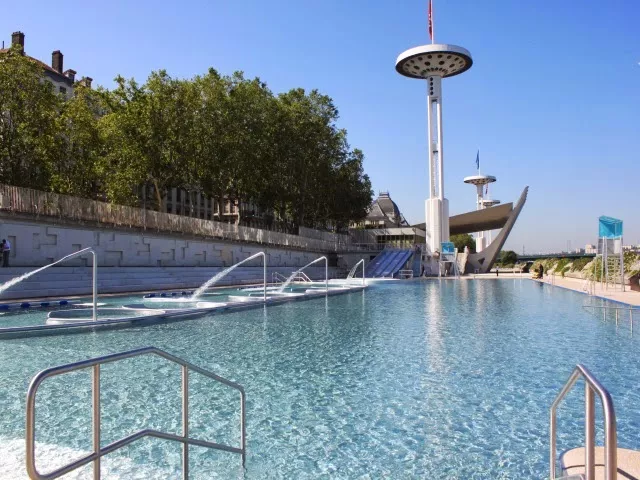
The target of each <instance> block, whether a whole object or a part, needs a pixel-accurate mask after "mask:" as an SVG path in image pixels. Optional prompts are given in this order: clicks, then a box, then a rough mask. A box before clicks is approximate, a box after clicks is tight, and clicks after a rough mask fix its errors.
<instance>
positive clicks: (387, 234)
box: [350, 192, 425, 247]
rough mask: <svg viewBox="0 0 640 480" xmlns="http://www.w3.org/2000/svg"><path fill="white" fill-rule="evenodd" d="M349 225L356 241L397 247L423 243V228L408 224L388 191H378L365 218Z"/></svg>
mask: <svg viewBox="0 0 640 480" xmlns="http://www.w3.org/2000/svg"><path fill="white" fill-rule="evenodd" d="M351 227H352V228H351V230H350V232H351V235H352V236H353V237H355V238H356V240H357V242H358V243H376V244H378V245H383V244H384V245H389V246H397V247H411V246H413V245H415V244H423V243H425V232H424V229H421V228H416V227H412V226H410V225H409V223H408V222H407V221H406V220H405V218H404V216H403V215H402V213H401V212H400V209H399V208H398V205H397V204H396V202H394V201H393V200H392V199H391V196H390V195H389V192H380V193H379V194H378V198H376V199H375V200H374V201H373V203H372V204H371V206H370V207H369V211H368V212H367V216H366V218H365V219H364V220H363V221H361V222H358V223H355V224H353V225H352V226H351Z"/></svg>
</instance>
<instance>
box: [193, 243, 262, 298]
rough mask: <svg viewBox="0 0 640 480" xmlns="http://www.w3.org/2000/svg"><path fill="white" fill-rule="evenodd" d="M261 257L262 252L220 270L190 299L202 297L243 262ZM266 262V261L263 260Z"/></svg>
mask: <svg viewBox="0 0 640 480" xmlns="http://www.w3.org/2000/svg"><path fill="white" fill-rule="evenodd" d="M261 255H264V252H258V253H255V254H253V255H251V256H250V257H247V258H245V259H244V260H242V261H240V262H238V263H236V264H235V265H231V266H230V267H227V268H225V269H224V270H222V271H221V272H219V273H216V274H215V275H214V276H213V277H211V278H210V279H209V280H207V281H206V282H204V283H203V284H202V285H201V286H200V288H198V289H197V290H196V291H195V292H193V295H191V298H193V299H196V298H198V297H199V296H200V295H202V294H203V293H204V292H205V291H206V290H207V289H208V288H210V287H212V286H213V285H215V284H216V282H218V281H219V280H220V279H221V278H222V277H224V276H225V275H227V274H228V273H229V272H231V271H232V270H233V269H235V268H236V267H239V266H240V265H242V264H243V263H245V262H248V261H249V260H253V259H254V258H256V257H259V256H261ZM264 261H265V262H266V259H265V260H264Z"/></svg>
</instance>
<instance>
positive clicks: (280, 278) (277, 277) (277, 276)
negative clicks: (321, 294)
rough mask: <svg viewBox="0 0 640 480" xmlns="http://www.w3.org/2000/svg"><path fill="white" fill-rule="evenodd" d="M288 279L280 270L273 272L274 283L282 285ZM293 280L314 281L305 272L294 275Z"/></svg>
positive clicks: (272, 279)
mask: <svg viewBox="0 0 640 480" xmlns="http://www.w3.org/2000/svg"><path fill="white" fill-rule="evenodd" d="M286 281H287V277H286V276H285V275H283V274H282V273H280V272H273V273H272V274H271V283H272V284H274V285H281V284H283V283H284V282H286ZM293 282H302V283H312V280H311V279H310V278H309V276H308V275H307V274H306V273H304V272H297V275H296V276H295V277H293Z"/></svg>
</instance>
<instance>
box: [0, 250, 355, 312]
mask: <svg viewBox="0 0 640 480" xmlns="http://www.w3.org/2000/svg"><path fill="white" fill-rule="evenodd" d="M86 254H91V255H93V265H92V266H93V269H92V270H93V279H92V280H93V282H92V283H93V299H92V300H93V302H92V303H93V320H96V319H97V294H98V292H97V285H98V284H97V282H98V265H97V259H96V253H95V251H94V250H93V249H92V248H84V249H82V250H79V251H77V252H74V253H71V254H69V255H66V256H64V257H62V258H60V259H59V260H56V261H55V262H53V263H50V264H48V265H45V266H44V267H40V268H38V269H36V270H32V271H31V272H27V273H25V274H23V275H20V276H19V277H15V278H12V279H11V280H9V281H7V282H5V283H3V284H2V285H0V295H2V293H4V292H5V291H6V290H8V289H9V288H11V287H13V286H14V285H17V284H18V283H20V282H22V281H24V280H26V279H27V278H29V277H31V276H33V275H35V274H36V273H39V272H42V271H43V270H46V269H47V268H49V267H53V266H55V265H58V264H60V263H63V262H65V261H67V260H71V259H72V258H75V257H80V256H83V255H86ZM258 257H262V259H263V262H262V263H263V267H264V273H263V298H264V300H265V301H266V299H267V258H266V255H265V253H264V252H258V253H256V254H254V255H251V256H250V257H247V258H245V259H244V260H241V261H240V262H238V263H236V264H234V265H232V266H230V267H227V268H225V269H224V270H222V271H220V272H219V273H216V274H215V275H214V276H213V277H211V278H210V279H209V280H207V281H206V282H205V283H203V284H202V285H201V286H200V287H199V288H198V289H197V290H196V291H195V292H193V294H192V295H191V297H190V300H191V301H196V300H197V299H198V298H200V296H202V294H203V293H204V292H206V291H207V290H208V289H209V288H211V287H213V286H214V285H215V284H216V283H218V282H219V281H220V280H221V279H222V278H223V277H225V276H226V275H228V274H229V273H230V272H232V271H233V270H234V269H236V268H237V267H239V266H240V265H242V264H244V263H246V262H249V261H251V260H254V259H256V258H258ZM321 261H324V262H325V290H326V291H328V290H329V276H328V270H329V265H328V264H329V262H328V260H327V257H324V256H323V257H320V258H317V259H315V260H313V261H312V262H309V263H308V264H306V265H305V266H304V267H302V268H301V269H299V270H296V271H294V272H293V273H292V274H291V275H290V276H289V277H288V278H287V280H286V281H285V282H284V283H283V284H282V285H281V286H280V287H279V288H278V289H277V290H275V291H276V292H277V293H283V292H284V291H285V289H286V288H287V287H289V285H290V284H291V282H292V281H293V280H294V278H295V277H296V276H297V275H299V274H300V273H302V271H303V270H304V269H306V268H307V267H310V266H311V265H313V264H315V263H318V262H321ZM360 264H362V265H363V271H362V282H363V284H364V281H365V278H364V260H360V261H359V262H358V263H357V264H356V265H355V266H354V267H353V268H352V269H351V271H350V272H349V275H348V276H347V281H349V280H351V279H352V278H353V276H354V274H355V271H356V269H357V267H358V265H360Z"/></svg>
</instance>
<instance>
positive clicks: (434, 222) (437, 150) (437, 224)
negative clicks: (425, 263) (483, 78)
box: [425, 76, 449, 253]
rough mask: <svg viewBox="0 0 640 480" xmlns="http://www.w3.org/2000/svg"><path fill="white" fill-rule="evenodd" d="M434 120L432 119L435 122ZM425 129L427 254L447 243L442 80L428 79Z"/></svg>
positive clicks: (435, 77) (447, 220) (447, 219)
mask: <svg viewBox="0 0 640 480" xmlns="http://www.w3.org/2000/svg"><path fill="white" fill-rule="evenodd" d="M434 117H435V118H434ZM427 125H428V148H429V199H428V200H427V201H426V202H425V219H426V232H427V245H428V248H429V252H431V253H432V252H434V251H436V250H438V251H439V250H440V243H441V242H443V241H448V240H449V218H448V215H449V213H448V202H447V200H446V199H445V197H444V158H443V155H442V78H441V77H439V76H432V77H429V78H428V79H427Z"/></svg>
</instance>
